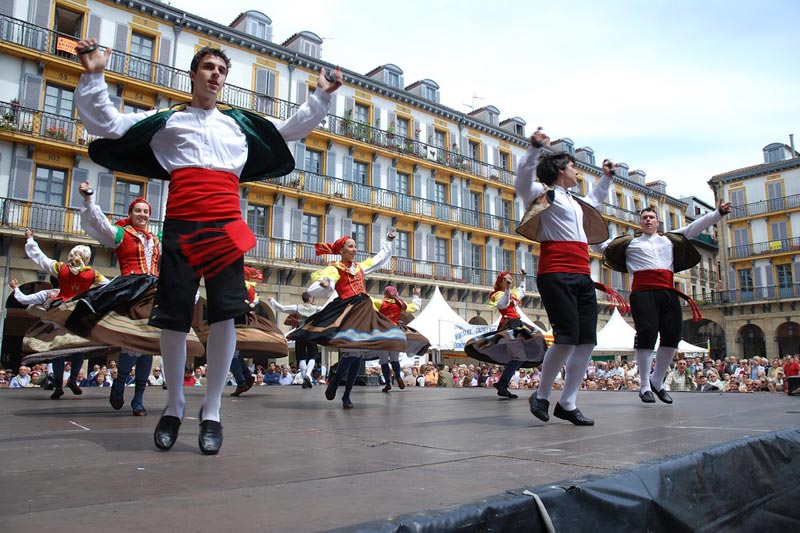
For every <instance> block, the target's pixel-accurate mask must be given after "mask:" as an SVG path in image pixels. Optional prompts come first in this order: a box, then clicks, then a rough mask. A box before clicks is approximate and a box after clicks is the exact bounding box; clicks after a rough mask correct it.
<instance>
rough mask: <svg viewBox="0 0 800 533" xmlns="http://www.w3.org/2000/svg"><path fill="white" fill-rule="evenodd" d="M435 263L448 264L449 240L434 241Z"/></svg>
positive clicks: (439, 239)
mask: <svg viewBox="0 0 800 533" xmlns="http://www.w3.org/2000/svg"><path fill="white" fill-rule="evenodd" d="M434 261H436V262H437V263H447V239H441V238H439V237H436V240H435V241H434Z"/></svg>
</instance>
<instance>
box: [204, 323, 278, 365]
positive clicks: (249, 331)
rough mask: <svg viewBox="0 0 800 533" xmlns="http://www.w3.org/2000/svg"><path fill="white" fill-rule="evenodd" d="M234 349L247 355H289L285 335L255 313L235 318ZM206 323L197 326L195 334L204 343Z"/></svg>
mask: <svg viewBox="0 0 800 533" xmlns="http://www.w3.org/2000/svg"><path fill="white" fill-rule="evenodd" d="M235 325H236V349H237V350H239V351H240V352H242V355H245V356H247V357H261V358H266V359H277V358H279V357H286V356H288V355H289V345H288V344H287V343H286V336H285V335H284V334H283V332H282V331H281V330H280V329H279V328H278V327H277V326H276V325H275V324H273V323H272V322H271V321H270V320H269V319H267V318H265V317H263V316H260V315H257V314H256V313H252V312H250V313H246V314H245V315H243V316H242V317H241V318H237V319H236V320H235ZM208 331H209V329H208V323H206V322H203V323H202V324H201V325H200V326H199V327H198V328H197V336H198V337H199V338H200V340H201V341H202V342H203V344H205V343H206V342H207V341H208Z"/></svg>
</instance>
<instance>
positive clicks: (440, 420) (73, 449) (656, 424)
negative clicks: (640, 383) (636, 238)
mask: <svg viewBox="0 0 800 533" xmlns="http://www.w3.org/2000/svg"><path fill="white" fill-rule="evenodd" d="M232 391H233V388H232V387H230V388H228V390H226V395H225V397H224V399H223V427H224V443H223V446H222V450H221V452H220V455H218V456H204V455H202V454H201V453H200V452H199V450H198V446H197V433H198V421H197V419H196V416H197V412H198V409H199V406H200V401H201V398H202V394H203V389H200V388H190V389H187V390H186V394H187V410H186V413H187V417H186V418H185V419H184V422H183V426H182V428H181V433H180V436H179V438H178V442H177V443H176V445H175V446H174V448H173V449H172V450H171V451H169V452H159V451H157V450H156V449H155V447H154V446H153V437H152V434H153V429H154V427H155V425H156V423H157V421H158V416H159V412H160V408H161V407H163V404H164V402H165V399H166V391H164V390H162V389H160V388H153V389H150V390H148V391H147V393H146V395H145V406H146V407H147V408H148V410H149V416H147V417H143V418H141V417H133V416H131V411H130V408H129V407H128V405H126V406H125V407H124V408H123V409H122V410H121V411H114V410H113V409H112V408H111V407H110V405H109V403H108V394H109V389H107V388H105V389H97V388H90V389H84V394H83V395H82V396H73V395H72V393H71V392H70V391H68V390H66V391H65V392H66V394H65V395H64V397H63V398H62V399H61V400H58V401H53V400H50V399H49V395H50V391H44V390H41V389H0V412H2V414H3V417H2V420H3V427H2V434H0V452H1V453H2V455H3V459H4V461H3V469H2V473H0V486H2V487H3V498H2V500H3V515H2V519H0V520H2V522H0V523H2V526H1V527H0V529H2V530H5V531H15V532H21V531H60V532H63V531H85V530H91V529H98V528H99V529H100V530H116V531H151V530H157V531H224V532H228V531H235V532H247V531H270V532H276V531H292V532H299V531H323V530H332V529H339V530H342V531H354V530H363V531H374V530H382V531H395V530H396V531H464V532H466V531H487V530H489V529H490V530H492V531H515V530H521V529H525V530H528V531H540V530H541V531H544V530H546V522H547V519H546V516H549V519H550V520H552V522H553V523H554V525H555V530H556V531H581V530H583V531H585V530H587V529H588V526H589V525H595V526H598V525H602V524H603V522H602V520H601V518H605V519H609V520H617V521H618V520H619V517H620V516H622V515H624V514H625V513H631V514H636V513H638V514H642V515H643V516H644V514H645V513H647V512H650V511H646V510H644V509H645V507H646V504H642V503H641V502H639V503H637V504H636V505H629V504H628V503H626V502H629V496H626V495H625V493H626V492H632V493H633V494H638V493H641V492H642V489H640V488H638V487H636V486H635V484H633V485H632V484H631V479H633V478H635V479H637V480H638V482H641V483H642V484H643V485H644V486H648V484H652V483H657V484H658V483H660V484H661V485H662V486H663V484H665V483H666V486H667V488H668V489H670V490H668V491H666V492H660V493H659V494H660V495H658V494H657V495H655V496H653V495H651V496H653V498H654V499H661V498H667V499H668V500H669V501H660V504H659V505H660V508H661V511H659V512H662V513H663V512H665V511H664V510H665V509H667V510H669V508H670V505H671V504H675V505H680V506H683V503H682V502H681V501H680V498H689V499H690V500H691V502H696V503H698V504H700V503H702V502H707V501H708V498H712V499H714V500H715V501H716V500H719V502H720V505H719V508H718V509H717V511H719V512H720V513H721V512H733V513H734V515H731V520H730V521H729V522H720V523H718V524H717V525H718V527H714V528H713V529H714V530H727V529H728V526H727V524H728V523H730V524H731V525H732V524H733V523H734V521H733V518H735V510H734V511H725V509H724V508H725V505H724V504H725V502H729V503H730V504H731V505H734V506H735V507H737V508H739V509H741V510H743V511H744V510H746V509H745V507H743V506H742V505H741V504H740V503H737V499H741V498H746V499H747V501H752V498H753V497H755V496H751V494H750V492H752V491H758V493H759V494H757V495H756V496H758V497H763V498H768V499H769V501H772V502H773V504H774V502H776V501H777V502H778V503H777V504H776V505H778V508H777V509H775V508H774V506H773V508H772V510H771V512H770V513H769V514H767V515H766V518H765V517H764V516H763V515H761V518H760V520H761V522H759V523H760V524H761V526H760V527H759V530H760V531H761V532H762V533H764V532H766V531H770V530H772V529H773V527H772V526H775V528H776V529H777V528H778V527H779V526H780V527H785V526H786V524H787V522H786V521H787V520H790V522H788V523H789V524H791V523H794V524H795V525H796V523H797V522H792V521H794V520H797V519H798V517H799V516H798V514H797V513H800V511H798V510H797V509H798V508H800V506H798V505H796V502H797V501H798V500H797V497H798V492H797V491H798V488H797V485H798V484H797V481H796V480H797V479H798V478H797V477H793V478H791V485H793V486H790V487H788V488H787V490H786V491H783V492H782V493H780V494H774V493H775V492H776V487H782V486H783V483H784V480H783V479H782V478H783V477H784V476H797V475H798V473H799V472H800V451H799V450H800V416H798V415H799V414H800V397H798V396H787V395H785V394H769V393H758V394H743V393H702V394H701V393H673V397H674V398H675V403H674V404H673V405H671V406H669V405H665V404H663V403H656V404H643V403H641V402H640V401H639V398H638V395H637V394H636V393H631V392H602V391H598V392H581V393H579V396H578V401H579V405H580V407H581V409H582V410H583V412H584V414H586V415H587V416H589V417H591V418H594V419H595V420H596V425H595V426H594V427H575V426H573V425H571V424H570V423H568V422H564V421H561V420H558V419H555V418H552V417H551V420H550V422H548V423H543V422H540V421H539V420H537V419H535V418H534V417H533V416H532V415H531V414H530V412H529V410H528V402H527V396H528V393H526V392H523V394H522V395H521V396H520V398H519V399H516V400H501V399H499V398H498V396H496V394H495V391H494V390H493V389H478V388H471V389H435V388H428V389H426V388H406V390H404V391H399V390H398V389H397V388H394V389H393V390H392V391H391V392H390V393H388V394H386V393H382V392H381V389H380V388H379V387H374V386H371V387H356V388H355V389H354V392H353V395H352V400H353V402H354V404H355V406H356V408H355V409H353V410H347V411H345V410H343V409H342V408H341V405H342V404H341V401H340V400H339V399H338V398H337V399H336V400H335V401H332V402H329V401H326V400H325V398H324V395H323V387H314V388H313V389H310V390H304V389H301V388H300V387H298V386H286V387H281V386H270V387H259V388H253V389H251V390H250V391H249V392H248V393H246V394H245V395H243V396H242V397H240V398H231V397H230V396H228V394H229V393H230V392H232ZM132 394H133V390H132V388H128V389H127V390H126V400H127V401H130V398H131V396H132ZM557 398H558V392H554V394H553V398H552V400H556V399H557ZM553 403H554V402H553ZM776 450H777V451H778V452H776ZM779 452H783V453H779ZM687 468H688V469H689V470H692V471H694V472H695V473H697V471H698V469H700V470H704V472H701V474H700V475H699V479H703V480H711V479H712V478H713V480H714V482H715V483H716V484H717V485H716V486H715V487H711V489H710V490H712V493H711V494H708V493H707V492H708V487H701V486H700V485H702V483H703V481H697V479H694V480H691V481H686V485H683V482H684V481H682V480H687V479H688V478H687V477H686V476H685V475H683V474H680V472H684V473H685V472H686V470H687ZM673 473H674V475H673ZM762 475H763V476H768V477H770V479H769V480H764V479H761V476H762ZM609 486H611V488H612V490H611V494H612V497H609V498H606V497H603V496H600V497H596V494H597V493H603V491H604V490H605V489H608V487H609ZM617 486H619V489H620V490H619V491H617V492H618V494H617V495H616V497H614V496H613V493H614V491H615V490H616V487H617ZM581 487H583V488H584V489H585V490H581ZM593 487H599V492H598V490H595V489H594V488H593ZM631 487H632V491H631V490H630V489H631ZM770 487H772V488H770ZM589 489H591V490H589ZM526 490H527V492H526ZM648 490H650V489H648ZM770 491H772V492H773V494H767V493H769V492H770ZM792 491H793V492H792ZM589 492H592V493H593V494H595V498H594V500H593V501H594V502H596V503H595V504H588V503H586V502H584V501H576V502H575V503H574V505H575V507H573V508H572V510H570V509H569V508H567V507H564V503H565V502H567V501H568V499H569V498H575V497H577V496H580V495H581V494H585V493H589ZM657 492H658V491H657ZM532 494H536V495H538V496H539V498H538V500H539V501H540V502H542V505H538V504H537V501H536V500H537V498H536V497H534V496H533V495H532ZM615 498H616V501H615ZM783 498H788V499H793V503H792V505H791V506H789V505H788V504H784V505H781V504H780V502H781V499H783ZM592 505H594V507H592ZM774 505H775V504H774ZM759 507H763V506H759ZM787 508H792V509H794V511H793V513H795V514H794V515H793V516H786V511H785V509H787ZM626 509H627V510H626ZM712 510H713V509H712ZM680 512H682V513H685V514H686V515H687V516H686V517H685V518H690V515H695V516H696V515H697V514H698V512H699V513H700V514H702V513H706V512H709V505H708V503H703V507H702V509H698V508H697V507H695V508H692V505H691V503H690V504H689V505H688V507H687V508H685V509H681V510H680ZM656 514H658V512H657V513H656ZM673 514H678V513H677V512H676V513H673ZM748 514H749V515H750V516H751V517H752V516H753V515H754V511H753V510H752V509H751V510H749V511H748ZM790 514H791V512H790ZM595 515H596V516H595ZM661 520H663V518H662V519H661ZM765 520H766V522H765ZM610 523H612V524H613V523H614V522H610ZM622 523H624V522H617V524H618V525H621V524H622ZM662 523H663V524H665V525H674V522H671V521H670V520H667V521H666V522H663V521H662V522H656V524H662ZM746 523H749V522H740V524H746ZM487 524H488V528H487ZM637 527H638V526H636V525H635V523H632V524H631V525H630V526H629V527H617V528H616V530H618V531H622V530H626V529H630V530H635V529H636V528H637ZM731 527H732V526H731ZM681 529H683V530H691V529H697V528H695V527H694V526H692V522H691V520H689V521H688V522H686V523H685V525H684V527H683V528H680V527H678V528H677V529H675V528H672V529H671V530H673V531H678V530H681ZM790 529H791V528H789V529H783V530H784V531H787V530H790ZM652 530H655V531H658V530H659V528H658V527H654V528H652ZM730 530H731V531H733V530H738V531H744V530H748V529H747V528H741V527H738V528H731V529H730Z"/></svg>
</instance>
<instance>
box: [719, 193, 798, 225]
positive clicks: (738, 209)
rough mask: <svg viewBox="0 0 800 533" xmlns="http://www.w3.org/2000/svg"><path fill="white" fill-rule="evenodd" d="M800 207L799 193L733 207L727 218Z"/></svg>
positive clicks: (751, 215) (752, 215) (760, 214)
mask: <svg viewBox="0 0 800 533" xmlns="http://www.w3.org/2000/svg"><path fill="white" fill-rule="evenodd" d="M798 208H800V194H793V195H792V196H784V197H782V198H772V199H770V200H761V201H759V202H753V203H750V204H744V205H737V206H734V207H733V211H732V212H731V214H730V217H729V219H731V220H733V219H736V218H747V217H755V216H763V215H768V214H771V213H775V212H782V211H789V210H794V209H798Z"/></svg>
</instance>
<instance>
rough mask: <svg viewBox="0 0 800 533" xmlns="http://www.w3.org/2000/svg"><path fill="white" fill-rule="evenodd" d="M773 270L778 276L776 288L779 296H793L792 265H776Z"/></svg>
mask: <svg viewBox="0 0 800 533" xmlns="http://www.w3.org/2000/svg"><path fill="white" fill-rule="evenodd" d="M775 272H776V274H777V276H778V290H779V291H780V294H781V297H782V298H786V297H790V296H793V289H794V287H793V281H792V265H789V264H786V265H777V266H776V267H775Z"/></svg>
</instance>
